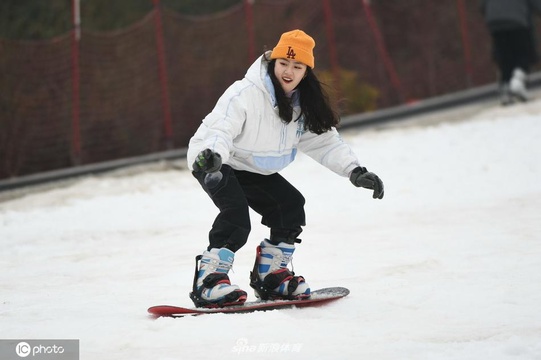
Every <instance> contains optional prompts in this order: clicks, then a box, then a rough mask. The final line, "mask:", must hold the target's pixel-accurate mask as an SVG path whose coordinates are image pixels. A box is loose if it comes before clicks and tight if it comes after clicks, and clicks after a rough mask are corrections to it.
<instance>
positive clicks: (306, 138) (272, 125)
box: [187, 55, 359, 176]
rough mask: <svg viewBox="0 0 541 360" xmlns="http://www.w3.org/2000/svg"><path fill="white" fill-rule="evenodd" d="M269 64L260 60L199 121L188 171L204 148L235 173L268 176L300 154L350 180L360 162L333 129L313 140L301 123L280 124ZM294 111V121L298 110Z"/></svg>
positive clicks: (190, 150) (191, 141) (189, 149)
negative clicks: (242, 171) (351, 173)
mask: <svg viewBox="0 0 541 360" xmlns="http://www.w3.org/2000/svg"><path fill="white" fill-rule="evenodd" d="M267 65H268V62H267V60H265V59H264V55H262V56H261V57H259V58H258V59H257V60H256V61H255V62H254V63H253V64H252V66H251V67H250V68H249V69H248V71H247V72H246V75H245V77H244V79H242V80H239V81H236V82H235V83H233V84H232V85H231V86H230V87H229V88H228V89H227V90H226V91H225V92H224V94H223V95H222V96H221V97H220V99H219V100H218V102H217V103H216V106H215V107H214V109H213V110H212V112H211V113H210V114H208V115H207V116H206V117H205V119H203V122H202V124H201V125H200V126H199V128H198V129H197V131H196V132H195V134H194V135H193V137H192V138H191V139H190V143H189V146H188V154H187V161H188V164H189V166H190V168H191V166H192V164H193V162H194V160H195V158H196V156H197V154H198V153H199V152H200V151H202V150H204V149H207V148H208V149H211V150H212V151H214V152H217V153H219V154H220V155H221V156H222V161H223V163H224V164H228V165H230V166H231V167H232V168H233V169H236V170H244V171H250V172H253V173H258V174H263V175H269V174H272V173H275V172H278V171H280V170H282V169H283V168H285V167H286V166H287V165H289V164H290V163H291V162H292V161H293V160H294V159H295V155H296V154H297V149H298V150H300V151H302V152H303V153H305V154H307V155H308V156H310V157H311V158H313V159H314V160H316V161H317V162H319V163H320V164H322V165H324V166H326V167H327V168H329V169H330V170H332V171H334V172H335V173H337V174H339V175H341V176H348V175H349V173H350V172H351V171H352V170H353V169H354V168H355V167H357V166H359V160H358V159H357V157H356V156H355V154H354V153H353V152H352V151H351V148H350V147H349V146H348V145H347V144H346V143H344V142H343V141H342V139H341V137H340V135H339V134H338V132H337V131H336V129H335V128H333V129H332V130H329V131H327V132H325V133H323V134H320V135H317V134H315V133H312V132H310V131H305V130H304V121H303V119H302V118H301V119H299V120H298V121H291V122H290V123H289V124H285V123H284V122H282V120H281V119H280V116H279V115H278V107H277V106H276V101H275V95H274V87H273V85H272V82H271V80H270V77H269V75H268V74H267ZM293 110H294V115H293V119H296V118H297V117H298V114H299V112H300V107H299V106H294V109H293ZM192 170H193V169H192Z"/></svg>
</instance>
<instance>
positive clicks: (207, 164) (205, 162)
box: [192, 149, 222, 173]
mask: <svg viewBox="0 0 541 360" xmlns="http://www.w3.org/2000/svg"><path fill="white" fill-rule="evenodd" d="M192 167H193V170H194V171H204V172H206V173H213V172H216V171H219V170H220V168H221V167H222V157H221V156H220V154H218V153H215V152H214V151H212V150H210V149H205V150H203V151H201V152H200V153H199V154H197V157H196V158H195V161H194V162H193V165H192Z"/></svg>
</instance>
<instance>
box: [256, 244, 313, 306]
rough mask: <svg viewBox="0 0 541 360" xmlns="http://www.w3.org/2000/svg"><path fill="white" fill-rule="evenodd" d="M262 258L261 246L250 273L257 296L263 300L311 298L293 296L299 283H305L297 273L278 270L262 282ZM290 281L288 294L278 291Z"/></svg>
mask: <svg viewBox="0 0 541 360" xmlns="http://www.w3.org/2000/svg"><path fill="white" fill-rule="evenodd" d="M260 258H261V246H258V247H257V248H256V258H255V263H254V269H253V270H252V271H251V272H250V286H251V287H252V288H253V289H254V291H255V296H256V297H258V298H260V299H261V300H300V299H308V298H310V294H309V293H308V294H304V293H303V294H297V295H293V293H294V292H295V290H296V289H297V287H298V286H299V283H301V282H304V278H303V277H302V276H295V273H294V272H292V271H290V270H289V269H287V268H282V269H278V270H276V271H274V272H272V273H270V274H268V275H267V276H265V278H264V279H263V280H261V276H260V273H259V263H260ZM286 281H289V283H288V286H287V293H281V292H278V291H276V290H275V289H276V288H278V287H279V286H280V285H281V284H282V283H284V282H286Z"/></svg>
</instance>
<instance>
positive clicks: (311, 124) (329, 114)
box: [267, 59, 340, 134]
mask: <svg viewBox="0 0 541 360" xmlns="http://www.w3.org/2000/svg"><path fill="white" fill-rule="evenodd" d="M275 64H276V59H274V60H271V61H270V62H269V66H268V70H267V71H268V73H269V76H270V78H271V80H272V84H273V85H274V92H275V94H276V102H277V105H278V113H279V115H280V118H281V119H282V121H283V122H285V123H287V124H289V123H290V122H291V121H293V106H292V104H291V100H290V98H288V97H287V96H286V94H285V92H284V89H282V86H281V85H280V82H279V81H278V79H277V78H276V75H274V66H275ZM323 86H325V85H324V84H323V83H321V82H320V81H319V80H318V78H317V76H316V74H314V71H313V70H312V69H311V68H310V67H309V66H307V67H306V76H305V77H304V79H302V80H301V82H300V83H299V85H298V86H297V90H298V91H299V95H300V100H299V101H300V106H301V113H300V115H299V117H298V118H297V119H295V120H294V121H297V120H298V119H299V118H300V117H303V116H304V129H305V130H308V131H311V132H313V133H316V134H322V133H324V132H326V131H329V130H330V129H331V128H332V127H333V126H337V125H338V123H339V122H340V118H339V117H338V113H337V112H336V111H335V110H334V108H333V106H332V105H331V101H330V99H329V95H328V94H327V92H326V91H325V89H324V88H323Z"/></svg>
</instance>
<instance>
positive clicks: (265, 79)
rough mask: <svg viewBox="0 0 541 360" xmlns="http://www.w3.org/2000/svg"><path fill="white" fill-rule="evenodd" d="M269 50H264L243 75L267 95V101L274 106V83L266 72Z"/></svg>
mask: <svg viewBox="0 0 541 360" xmlns="http://www.w3.org/2000/svg"><path fill="white" fill-rule="evenodd" d="M270 54H271V51H267V52H265V53H264V54H263V55H261V56H260V57H259V58H257V60H256V61H254V63H253V64H252V65H251V66H250V67H249V68H248V71H246V75H244V77H245V78H246V79H247V80H248V81H250V82H252V83H253V84H254V85H255V86H256V87H257V88H258V89H260V90H261V91H263V92H264V93H266V94H268V95H269V101H271V103H272V105H273V106H274V107H275V106H276V95H275V92H274V85H272V80H271V78H270V76H269V74H268V72H267V70H268V67H269V61H268V60H267V59H269V58H270Z"/></svg>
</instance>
